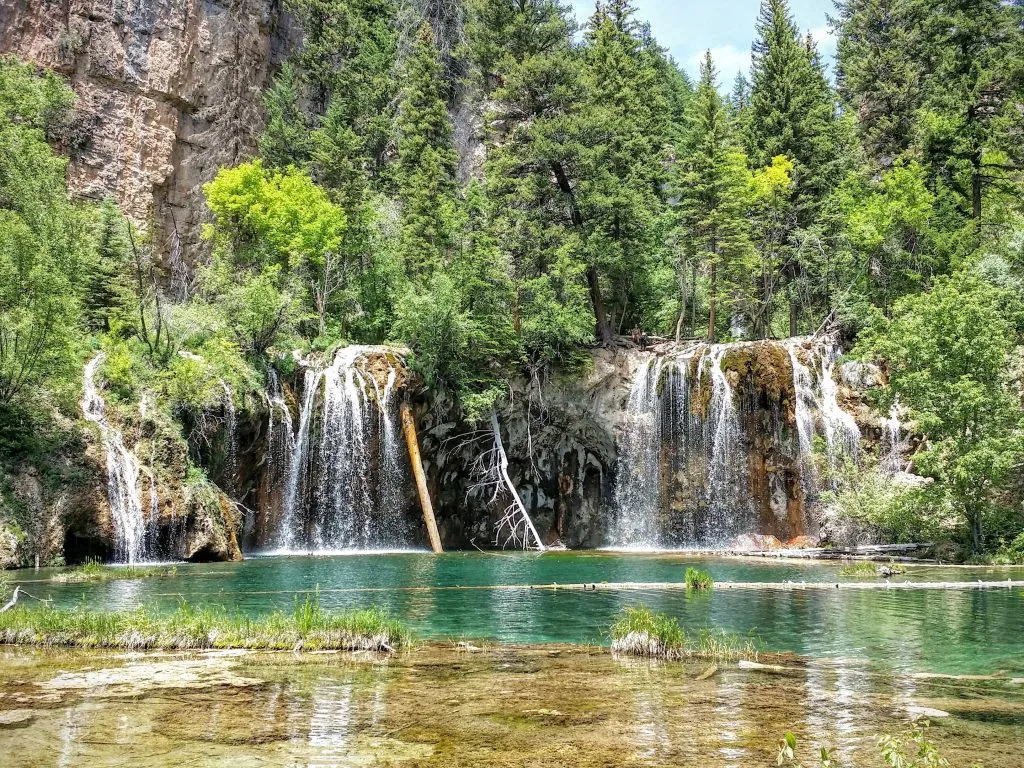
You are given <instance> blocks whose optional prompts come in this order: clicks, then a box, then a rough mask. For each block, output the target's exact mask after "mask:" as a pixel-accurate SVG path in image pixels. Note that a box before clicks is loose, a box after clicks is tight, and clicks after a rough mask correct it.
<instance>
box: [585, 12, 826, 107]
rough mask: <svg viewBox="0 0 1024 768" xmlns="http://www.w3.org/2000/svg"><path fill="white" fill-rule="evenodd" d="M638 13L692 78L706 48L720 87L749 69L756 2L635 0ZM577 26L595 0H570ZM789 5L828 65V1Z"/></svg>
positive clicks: (729, 84)
mask: <svg viewBox="0 0 1024 768" xmlns="http://www.w3.org/2000/svg"><path fill="white" fill-rule="evenodd" d="M634 2H635V3H636V6H637V8H638V14H637V15H638V16H639V18H640V19H642V20H643V21H647V22H649V23H650V25H651V30H652V31H653V32H654V36H655V38H657V40H658V42H659V43H661V44H662V45H663V46H665V47H666V48H668V49H669V51H670V52H671V53H672V56H673V57H674V58H675V60H676V61H677V62H678V63H679V64H680V65H681V66H682V67H683V68H684V69H686V71H687V72H689V73H690V75H691V77H696V75H697V69H698V66H699V64H700V60H701V58H703V56H704V51H705V50H706V49H708V48H710V49H711V56H712V58H713V59H714V61H715V68H716V69H717V70H718V77H719V85H720V86H722V87H723V88H725V89H728V88H729V86H731V85H732V81H733V78H735V77H736V73H737V72H739V71H740V70H744V71H745V70H747V69H749V68H750V45H751V43H752V42H753V41H754V25H755V24H756V23H757V12H758V9H759V8H760V5H761V2H760V0H634ZM571 4H572V6H573V8H574V9H575V12H576V20H577V21H579V22H580V23H581V24H582V23H584V22H585V21H586V20H587V18H588V17H589V16H590V15H591V13H593V10H594V2H593V0H571ZM789 5H790V9H791V10H792V13H793V18H794V19H795V21H796V23H797V26H798V27H800V29H801V31H803V32H807V31H808V30H810V31H811V34H812V35H813V36H814V39H815V40H817V41H818V49H819V50H820V51H821V54H822V59H823V60H824V61H825V63H826V64H828V65H829V67H830V68H831V65H832V57H833V56H834V55H835V40H834V39H833V38H832V37H831V35H830V30H829V28H828V19H827V18H826V15H827V14H828V13H831V12H832V10H833V7H834V6H833V4H832V2H831V0H790V4H789Z"/></svg>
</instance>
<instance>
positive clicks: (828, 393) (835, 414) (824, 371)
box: [818, 345, 860, 462]
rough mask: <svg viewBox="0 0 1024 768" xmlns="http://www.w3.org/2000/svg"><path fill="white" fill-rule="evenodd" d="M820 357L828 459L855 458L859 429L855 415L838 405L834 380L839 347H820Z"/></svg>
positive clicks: (822, 410) (858, 441)
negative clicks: (845, 456) (854, 418)
mask: <svg viewBox="0 0 1024 768" xmlns="http://www.w3.org/2000/svg"><path fill="white" fill-rule="evenodd" d="M819 350H820V351H819V355H818V356H819V359H820V360H821V378H820V380H819V381H820V383H819V386H820V387H821V417H822V419H823V420H824V422H825V441H826V443H827V444H828V455H829V459H830V460H832V461H833V462H835V461H836V460H837V458H838V457H840V456H842V455H843V454H845V455H847V456H850V457H853V458H856V457H857V453H858V450H859V446H860V428H859V427H858V426H857V422H856V421H854V420H853V416H851V415H850V414H848V413H847V412H846V411H844V410H843V409H842V408H841V407H840V406H839V399H838V396H837V393H838V387H837V386H836V380H835V363H836V357H837V356H838V354H837V350H836V348H835V347H834V346H832V345H826V346H824V347H820V348H819Z"/></svg>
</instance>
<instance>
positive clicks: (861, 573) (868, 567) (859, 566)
mask: <svg viewBox="0 0 1024 768" xmlns="http://www.w3.org/2000/svg"><path fill="white" fill-rule="evenodd" d="M839 575H840V576H857V577H861V578H872V577H874V576H877V575H878V573H877V571H876V570H875V564H874V563H871V562H868V561H866V560H860V561H858V562H855V563H847V564H846V565H844V566H843V567H842V568H840V569H839Z"/></svg>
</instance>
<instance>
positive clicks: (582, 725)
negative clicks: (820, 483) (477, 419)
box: [0, 610, 1024, 768]
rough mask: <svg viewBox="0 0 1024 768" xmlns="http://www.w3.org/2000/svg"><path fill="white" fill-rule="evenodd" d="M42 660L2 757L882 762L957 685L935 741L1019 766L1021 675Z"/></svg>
mask: <svg viewBox="0 0 1024 768" xmlns="http://www.w3.org/2000/svg"><path fill="white" fill-rule="evenodd" d="M512 615H522V614H521V613H519V612H517V611H515V610H513V611H512ZM47 658H48V657H47V655H46V654H35V655H32V656H26V657H25V658H24V659H21V660H19V663H18V664H13V665H11V664H4V665H0V693H3V696H2V697H0V709H3V707H4V706H5V705H6V702H8V701H12V700H20V699H24V700H25V701H26V702H28V703H24V702H23V703H21V704H19V705H18V706H22V707H31V708H33V716H34V717H33V719H32V720H31V721H29V722H28V723H27V724H26V725H25V726H24V727H22V728H19V729H17V730H14V729H3V728H0V755H3V756H4V759H3V761H2V763H3V765H4V767H5V768H29V767H30V766H32V767H34V766H39V765H60V766H64V765H67V766H72V765H81V764H85V763H88V764H89V765H95V766H124V765H146V766H163V765H167V766H172V765H174V766H180V765H263V764H267V765H302V766H309V767H310V768H313V767H316V768H321V767H323V768H326V767H327V766H352V765H369V764H388V765H393V766H400V765H405V764H408V765H410V766H411V765H416V766H429V765H438V766H442V765H443V766H449V767H451V768H463V767H465V768H470V767H471V766H472V767H473V768H476V766H480V765H492V764H495V763H496V760H495V757H496V756H497V755H500V757H501V759H500V761H498V762H499V763H500V765H502V766H506V767H507V768H517V767H518V766H524V767H525V766H536V765H554V766H566V768H568V766H572V767H573V768H586V767H587V766H594V767H595V768H596V766H608V765H622V764H626V763H629V764H633V763H636V764H643V765H650V766H664V765H700V766H702V768H730V767H732V766H738V767H741V768H745V767H746V766H751V765H768V764H771V762H772V759H773V757H774V752H775V749H776V745H777V743H778V739H779V738H780V737H781V736H782V734H784V733H785V732H786V731H793V732H794V733H796V734H797V737H798V739H799V740H800V744H801V752H802V753H803V754H804V755H805V756H810V755H813V754H814V752H815V751H816V749H817V747H818V746H820V745H822V744H825V745H829V746H834V747H836V748H837V750H838V756H839V757H840V760H841V763H842V764H843V765H847V766H858V765H877V764H878V752H877V746H876V739H877V736H878V734H880V733H882V732H897V731H900V730H902V729H904V728H906V727H907V725H908V723H909V718H908V716H907V712H908V710H913V709H914V708H919V707H922V706H935V705H936V703H937V701H938V703H941V701H939V698H947V699H948V698H951V697H956V698H957V700H958V702H959V704H958V706H957V707H951V709H954V710H955V711H954V714H953V715H952V716H951V717H949V718H945V719H943V720H941V721H937V722H936V725H935V726H933V729H932V733H931V734H930V738H931V739H932V740H933V741H935V742H936V743H937V744H938V745H939V747H940V748H941V749H942V750H943V751H944V752H945V753H946V755H947V758H948V759H950V762H951V763H952V764H954V765H958V764H970V763H971V762H973V761H975V760H977V761H980V762H982V763H983V764H985V765H987V766H989V768H1010V766H1017V765H1019V760H1018V757H1019V755H1020V754H1021V750H1022V749H1024V731H1022V730H1021V729H1020V728H1019V722H1020V716H1021V713H1024V691H1022V690H1021V689H1020V686H1019V685H1017V686H1015V685H1013V684H1011V683H1009V682H999V681H992V680H989V681H950V680H941V681H923V680H915V679H913V678H911V677H909V676H906V675H899V674H896V675H893V674H890V673H887V672H879V671H877V670H875V669H873V668H872V667H870V666H866V665H864V664H863V663H858V662H845V661H844V662H829V663H810V664H806V665H804V664H800V665H792V666H790V667H788V668H786V669H781V670H780V669H762V670H747V669H741V668H737V667H736V666H735V665H711V664H706V663H704V664H661V663H657V662H649V661H643V660H635V659H625V660H622V659H620V660H614V659H612V658H611V657H610V656H609V655H607V654H583V653H565V652H562V653H556V652H551V651H541V650H536V651H534V650H521V651H513V650H510V649H507V648H504V649H495V650H493V651H488V652H484V653H480V654H465V653H462V654H459V653H456V652H454V651H451V650H449V649H447V648H432V649H421V650H419V651H417V652H414V653H413V654H412V655H410V656H407V657H403V658H399V659H395V660H393V661H392V662H391V663H390V664H389V665H387V666H381V665H376V664H371V663H368V662H359V661H354V660H352V659H350V658H349V657H346V656H344V655H338V656H312V655H306V656H302V657H292V656H291V655H280V654H268V655H257V656H246V657H230V659H228V660H226V661H225V660H224V657H220V660H217V659H211V660H210V661H209V663H210V664H212V665H221V666H219V667H218V669H225V670H227V667H224V666H223V665H225V664H227V665H229V666H230V670H229V671H231V672H232V674H241V675H244V676H245V678H246V679H247V680H248V682H242V681H241V678H239V679H236V680H235V681H234V682H229V683H219V682H211V683H205V684H201V685H200V687H199V688H190V689H182V690H175V689H173V688H167V687H166V679H167V676H168V675H170V674H173V669H172V667H173V663H174V658H172V657H167V660H166V662H164V661H161V659H163V658H164V657H159V656H158V657H146V658H145V659H140V660H137V661H136V660H125V659H124V658H123V657H115V656H106V657H100V656H97V655H88V654H82V655H80V656H73V657H70V658H69V657H66V656H57V657H54V658H53V660H52V661H50V662H47ZM202 658H207V657H201V659H202ZM125 664H127V665H129V666H131V665H136V664H147V665H149V666H147V669H149V668H150V667H152V666H153V665H157V667H159V665H161V664H166V669H165V670H164V671H160V669H155V668H154V671H153V674H152V679H148V678H145V677H140V676H135V677H131V676H126V677H125V679H128V677H131V679H133V680H134V681H135V682H134V683H133V685H134V686H135V687H134V688H133V689H132V690H125V689H124V688H123V687H122V688H120V689H119V688H117V687H116V686H100V687H98V688H93V689H88V690H84V689H78V688H69V689H65V690H62V691H61V692H60V694H59V697H58V699H59V700H57V699H52V698H48V699H46V700H45V702H44V701H43V700H41V699H40V700H38V702H39V703H32V702H34V701H37V700H36V699H34V698H33V697H35V696H38V695H39V691H41V690H51V688H44V687H42V686H40V685H39V684H40V683H45V682H47V681H49V680H51V679H53V678H54V677H55V676H57V674H58V673H59V672H61V671H71V672H74V671H75V670H76V669H79V670H81V669H84V668H85V667H90V668H91V669H92V670H93V671H97V670H100V671H106V672H114V671H116V669H115V668H116V667H118V666H119V665H125ZM107 667H109V669H107ZM160 679H162V680H163V681H164V682H163V683H160V682H159V680H160ZM210 679H211V680H213V679H214V678H210ZM216 679H218V680H219V679H221V678H216ZM256 681H259V682H256ZM183 684H184V683H183ZM192 684H194V683H190V685H192ZM47 695H48V696H50V695H51V694H47ZM958 713H960V714H958ZM964 752H969V753H970V754H969V755H966V754H962V753H964ZM968 757H969V758H970V759H968Z"/></svg>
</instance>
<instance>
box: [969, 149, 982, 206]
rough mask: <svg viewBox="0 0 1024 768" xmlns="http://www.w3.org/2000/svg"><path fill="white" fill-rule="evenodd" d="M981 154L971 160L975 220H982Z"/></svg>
mask: <svg viewBox="0 0 1024 768" xmlns="http://www.w3.org/2000/svg"><path fill="white" fill-rule="evenodd" d="M981 182H982V178H981V152H976V153H975V154H974V157H972V158H971V215H972V216H973V217H974V219H975V220H978V219H980V218H981Z"/></svg>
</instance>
